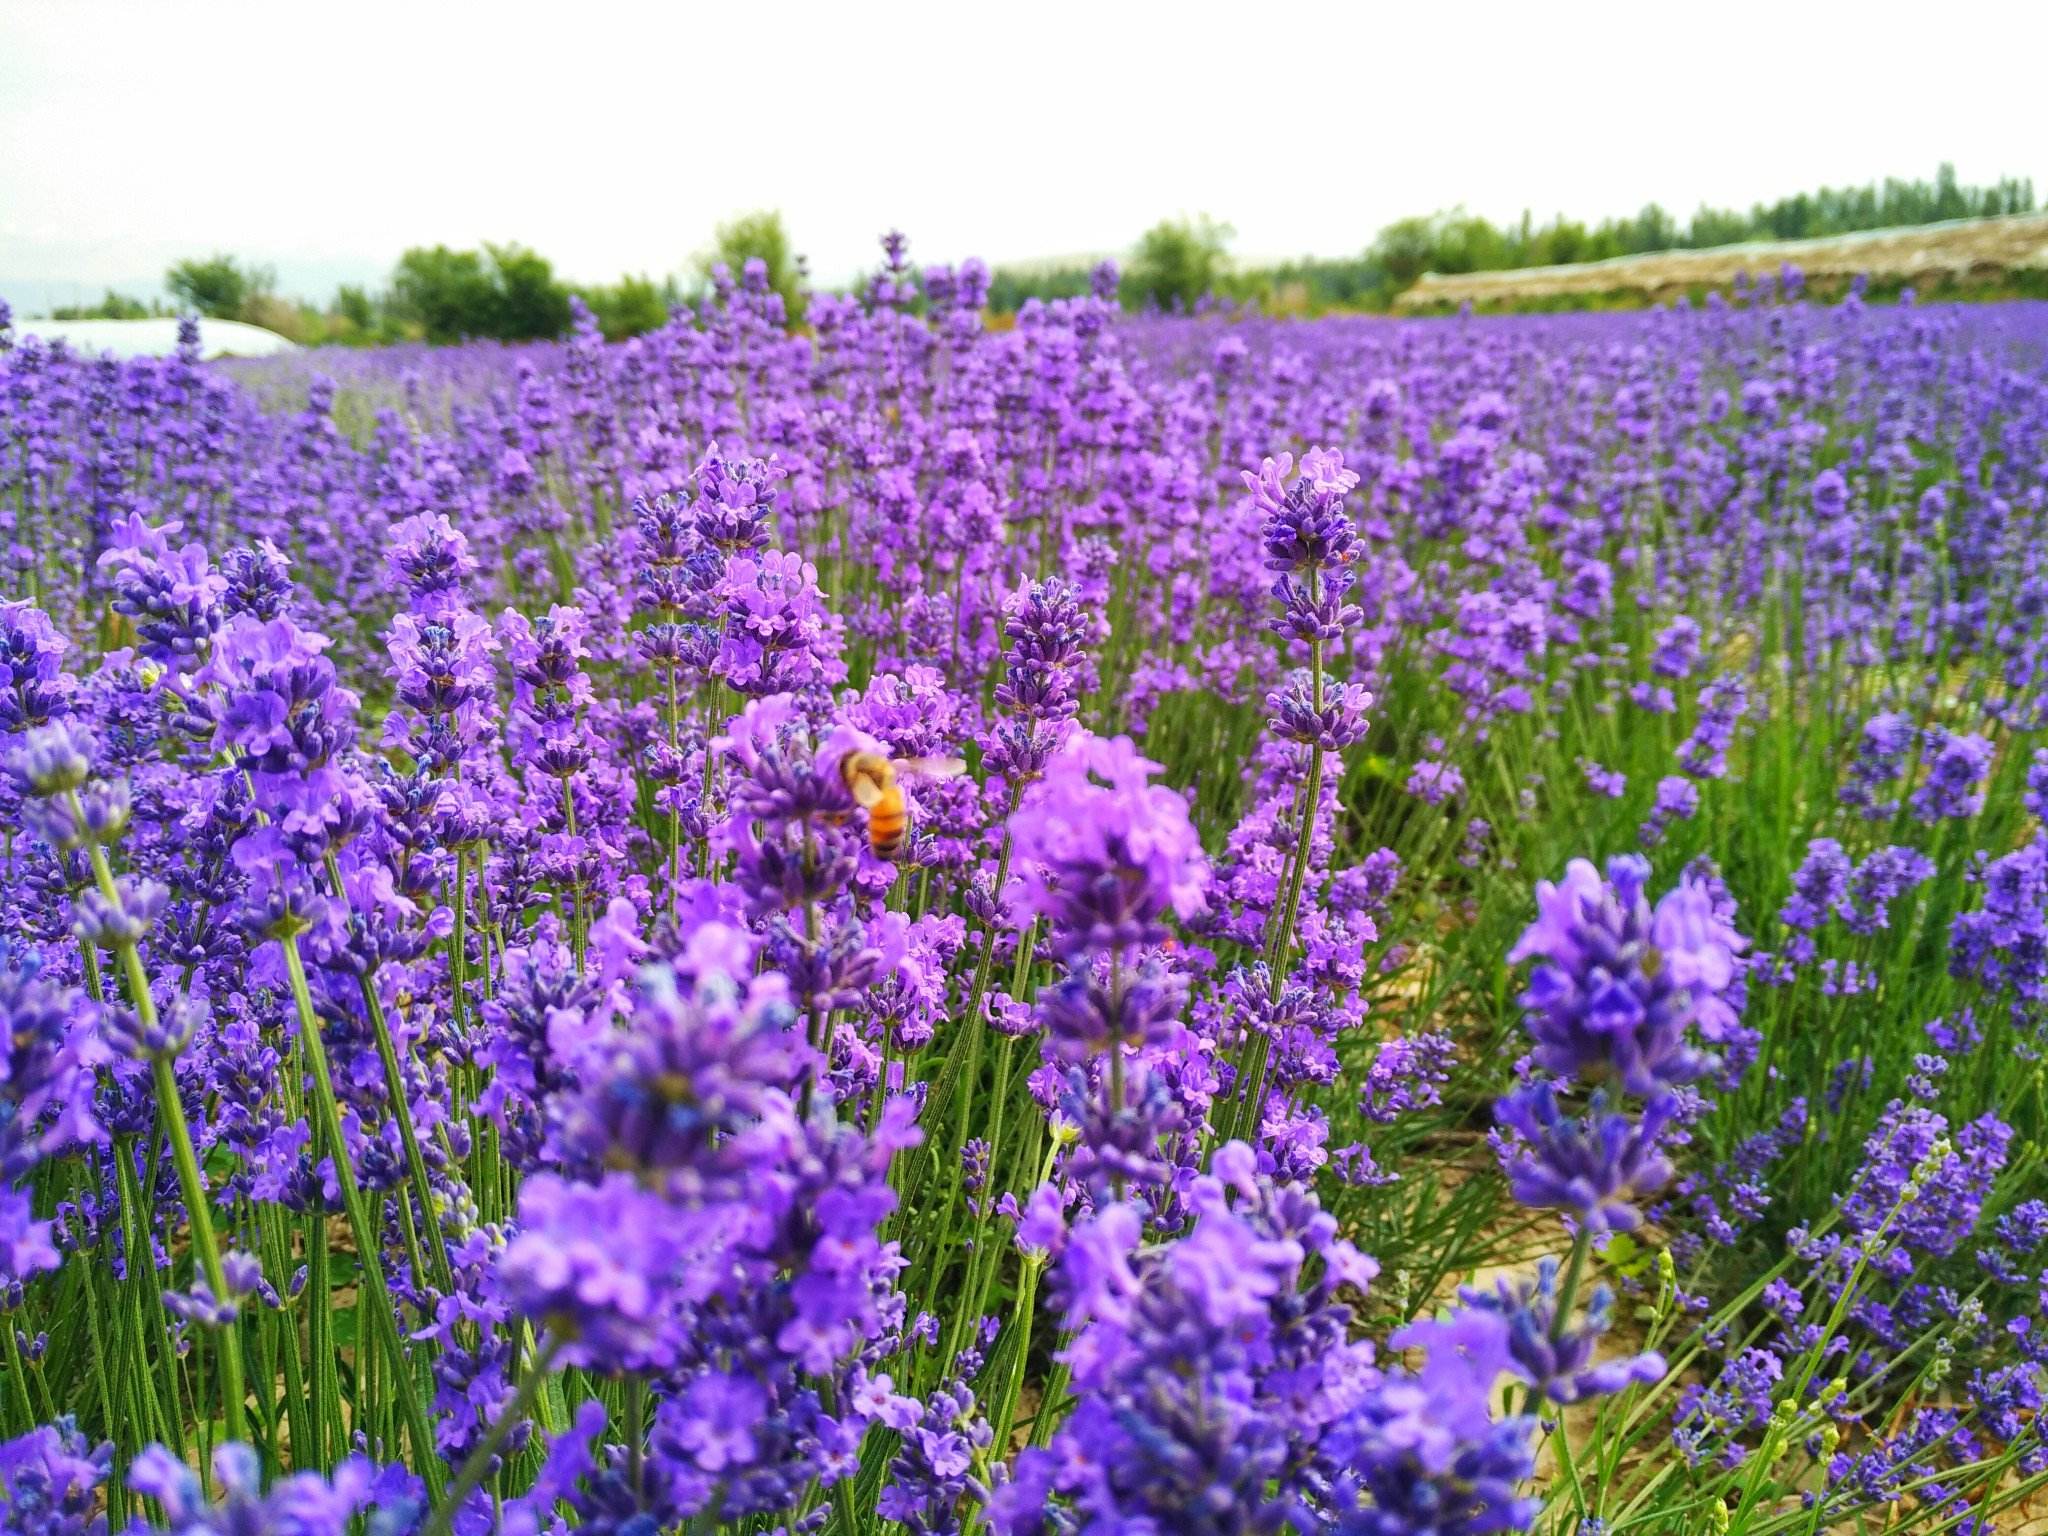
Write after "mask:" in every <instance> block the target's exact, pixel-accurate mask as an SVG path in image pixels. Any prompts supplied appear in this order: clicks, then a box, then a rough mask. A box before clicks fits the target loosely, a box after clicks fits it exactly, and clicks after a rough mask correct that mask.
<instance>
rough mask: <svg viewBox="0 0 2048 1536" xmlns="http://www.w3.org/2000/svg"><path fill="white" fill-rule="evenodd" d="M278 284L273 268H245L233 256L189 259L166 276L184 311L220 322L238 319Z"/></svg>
mask: <svg viewBox="0 0 2048 1536" xmlns="http://www.w3.org/2000/svg"><path fill="white" fill-rule="evenodd" d="M276 282H277V274H276V273H275V272H273V271H272V270H271V269H270V268H269V267H259V266H254V265H251V266H243V265H242V264H241V263H240V262H238V261H236V260H235V258H234V257H232V256H213V257H210V258H208V259H207V260H205V261H200V260H197V259H188V260H185V261H181V262H179V263H178V264H177V265H176V266H174V267H172V268H171V270H170V271H168V272H166V273H165V274H164V286H165V287H166V288H168V289H170V290H171V294H172V296H173V297H175V298H176V299H177V301H178V304H179V307H180V308H184V309H195V310H197V311H198V312H199V313H200V314H202V315H208V316H211V317H212V318H214V319H216V320H232V319H235V318H236V317H237V316H239V315H240V314H241V313H242V311H243V310H245V309H247V308H248V307H249V303H250V301H251V300H253V299H257V298H261V297H263V296H265V295H267V294H268V293H269V292H270V291H271V289H272V288H273V287H274V286H275V285H276Z"/></svg>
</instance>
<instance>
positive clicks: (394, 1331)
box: [280, 934, 441, 1496]
mask: <svg viewBox="0 0 2048 1536" xmlns="http://www.w3.org/2000/svg"><path fill="white" fill-rule="evenodd" d="M280 942H281V943H282V944H283V946H284V965H285V974H286V975H287V976H288V977H289V978H290V980H291V988H292V1002H293V1004H294V1005H295V1006H296V1007H297V1009H298V1014H299V1038H300V1044H301V1045H302V1046H303V1048H304V1050H305V1053H306V1065H307V1066H308V1067H309V1068H310V1069H311V1071H312V1073H313V1089H314V1093H313V1107H314V1110H315V1113H316V1115H317V1118H318V1122H319V1126H320V1134H321V1138H322V1140H324V1141H325V1142H326V1144H327V1150H328V1154H329V1156H330V1157H331V1158H332V1160H333V1163H334V1179H335V1182H336V1183H337V1184H339V1185H340V1186H341V1202H342V1206H343V1208H344V1209H345V1210H346V1211H347V1212H348V1224H349V1229H350V1230H351V1231H352V1232H353V1233H354V1234H355V1240H356V1262H357V1264H358V1265H359V1266H360V1267H361V1270H362V1282H363V1284H362V1289H363V1291H364V1292H365V1293H366V1294H365V1295H363V1296H362V1297H361V1298H360V1300H359V1301H358V1304H357V1315H358V1316H359V1317H360V1316H361V1314H362V1312H363V1311H364V1310H366V1309H367V1311H368V1312H369V1314H370V1321H371V1327H372V1328H373V1329H374V1330H375V1332H376V1334H377V1337H378V1342H379V1343H380V1345H381V1346H382V1348H383V1350H384V1356H385V1359H386V1360H387V1361H388V1362H389V1364H390V1366H391V1385H392V1390H393V1391H394V1392H396V1393H397V1394H398V1407H399V1411H400V1413H401V1414H402V1415H403V1417H404V1419H405V1428H406V1434H407V1436H408V1437H409V1438H410V1439H411V1441H412V1453H413V1460H414V1464H415V1465H416V1466H417V1468H418V1470H419V1472H420V1475H421V1476H422V1477H424V1478H425V1479H426V1483H427V1492H428V1494H429V1496H435V1495H437V1494H438V1493H439V1490H440V1484H441V1460H440V1456H439V1453H438V1452H437V1451H436V1450H435V1448H434V1437H433V1434H432V1432H431V1431H430V1430H429V1429H428V1427H427V1419H426V1414H425V1413H424V1412H423V1411H422V1410H421V1408H420V1401H419V1393H418V1392H417V1391H416V1390H415V1389H414V1383H413V1377H412V1367H411V1364H410V1363H409V1362H408V1361H407V1359H406V1355H405V1341H404V1340H403V1339H402V1338H400V1336H399V1332H398V1313H397V1311H396V1310H395V1308H394V1307H393V1305H392V1301H391V1290H390V1287H389V1286H388V1285H386V1284H385V1280H384V1261H383V1260H382V1258H380V1257H379V1233H378V1231H377V1229H376V1227H375V1226H373V1225H372V1224H371V1222H370V1217H369V1212H368V1210H367V1208H366V1207H365V1206H364V1204H363V1192H362V1190H361V1188H360V1187H359V1186H358V1185H357V1183H356V1173H355V1168H354V1165H353V1164H351V1163H350V1161H349V1155H348V1141H347V1139H346V1138H345V1137H344V1136H343V1135H342V1130H341V1110H340V1106H339V1105H338V1103H337V1102H336V1100H335V1096H334V1077H333V1074H332V1073H331V1072H330V1070H329V1068H328V1065H327V1044H326V1042H325V1041H324V1040H322V1039H321V1038H320V1019H319V1016H318V1015H317V1014H316V1013H315V1012H314V1011H313V994H312V991H311V989H309V988H308V987H307V985H306V966H305V962H304V960H303V959H302V958H301V957H300V955H299V940H298V936H297V935H296V934H286V935H284V936H283V938H282V939H281V940H280Z"/></svg>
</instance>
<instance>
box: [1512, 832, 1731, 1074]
mask: <svg viewBox="0 0 2048 1536" xmlns="http://www.w3.org/2000/svg"><path fill="white" fill-rule="evenodd" d="M1649 873H1650V871H1649V866H1648V865H1647V864H1646V863H1644V862H1643V861H1642V860H1641V859H1636V858H1618V859H1615V860H1613V861H1612V862H1610V863H1609V865H1608V867H1607V877H1606V879H1605V880H1603V879H1602V878H1601V877H1600V875H1599V873H1598V872H1597V871H1596V870H1595V869H1594V868H1593V866H1592V865H1591V864H1589V863H1587V862H1586V861H1585V860H1583V859H1574V860H1573V861H1572V863H1571V865H1570V866H1569V867H1568V868H1567V869H1566V871H1565V877H1564V880H1563V882H1562V883H1561V884H1556V885H1553V884H1552V883H1550V882H1549V881H1543V882H1541V883H1539V884H1538V886H1537V888H1536V899H1537V907H1538V912H1539V916H1538V917H1537V920H1536V921H1535V922H1534V923H1533V924H1531V925H1530V927H1529V929H1528V931H1527V932H1525V933H1524V934H1523V935H1522V938H1521V940H1520V942H1519V943H1517V944H1516V945H1515V947H1514V949H1513V950H1512V951H1511V952H1510V953H1509V956H1508V959H1509V962H1510V963H1513V962H1516V961H1520V960H1526V959H1529V958H1531V957H1532V956H1533V957H1535V958H1537V959H1538V960H1539V961H1540V962H1541V963H1539V964H1538V965H1537V967H1536V970H1535V972H1534V973H1533V974H1532V975H1531V977H1530V980H1529V987H1528V989H1527V990H1526V991H1525V992H1524V993H1523V994H1522V1005H1523V1007H1524V1008H1526V1009H1527V1010H1528V1012H1527V1015H1526V1019H1527V1023H1528V1027H1529V1032H1530V1035H1531V1037H1532V1039H1533V1040H1534V1041H1535V1045H1536V1048H1535V1051H1534V1052H1533V1057H1534V1060H1535V1061H1536V1063H1537V1064H1538V1065H1539V1066H1542V1067H1545V1068H1548V1069H1549V1070H1551V1071H1553V1072H1557V1073H1559V1074H1561V1075H1564V1076H1567V1077H1576V1076H1585V1077H1593V1078H1597V1077H1601V1076H1605V1075H1608V1074H1612V1075H1613V1076H1614V1077H1615V1078H1616V1079H1617V1080H1618V1081H1619V1082H1620V1084H1621V1086H1622V1087H1623V1088H1624V1089H1626V1090H1627V1091H1628V1092H1630V1093H1634V1094H1642V1095H1648V1094H1652V1093H1655V1092H1657V1091H1658V1090H1659V1089H1660V1088H1661V1087H1664V1086H1675V1085H1679V1084H1684V1083H1689V1082H1691V1081H1693V1080H1694V1079H1696V1078H1698V1077H1699V1076H1701V1075H1702V1074H1703V1073H1705V1072H1706V1071H1707V1070H1708V1069H1709V1067H1710V1066H1711V1064H1712V1063H1711V1059H1710V1058H1709V1057H1708V1056H1706V1055H1705V1054H1704V1053H1702V1052H1701V1051H1700V1050H1699V1049H1698V1048H1697V1047H1696V1046H1694V1045H1693V1044H1692V1042H1691V1040H1690V1039H1689V1038H1688V1033H1687V1032H1688V1030H1691V1029H1694V1028H1696V1029H1697V1030H1698V1032H1699V1035H1700V1037H1701V1038H1702V1039H1704V1040H1706V1041H1708V1042H1709V1043H1712V1042H1717V1041H1720V1040H1722V1039H1725V1038H1727V1036H1728V1035H1729V1033H1730V1031H1731V1030H1732V1029H1733V1027H1734V1026H1735V1023H1736V1011H1735V1009H1734V1008H1733V1007H1731V1005H1730V1002H1729V996H1730V987H1731V984H1732V983H1733V982H1734V980H1735V978H1736V967H1737V963H1738V962H1737V957H1738V956H1739V955H1740V954H1741V952H1742V951H1743V949H1744V948H1746V947H1747V941H1746V940H1745V939H1744V938H1743V937H1742V936H1741V935H1740V934H1738V933H1737V932H1736V931H1735V930H1734V929H1733V928H1732V927H1731V926H1729V924H1728V923H1727V922H1726V920H1725V919H1724V918H1723V917H1722V916H1721V914H1720V913H1719V912H1718V911H1717V910H1716V909H1715V905H1714V902H1713V900H1712V898H1711V896H1710V894H1709V892H1708V891H1707V889H1706V888H1705V887H1704V886H1703V885H1702V884H1700V883H1699V882H1697V881H1695V880H1693V879H1691V878H1690V877H1688V878H1684V879H1681V880H1680V881H1679V883H1678V884H1677V885H1676V886H1674V887H1673V888H1672V889H1671V890H1670V891H1667V892H1666V893H1665V894H1664V895H1663V896H1662V897H1661V898H1660V899H1659V900H1658V902H1657V904H1656V906H1655V907H1654V908H1653V907H1652V906H1651V905H1650V902H1649V898H1648V896H1647V894H1646V892H1645V887H1646V885H1647V884H1648V880H1649Z"/></svg>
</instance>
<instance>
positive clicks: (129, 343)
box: [14, 317, 299, 357]
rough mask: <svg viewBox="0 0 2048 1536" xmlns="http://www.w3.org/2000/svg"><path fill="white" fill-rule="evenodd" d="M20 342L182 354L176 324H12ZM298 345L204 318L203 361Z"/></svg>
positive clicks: (121, 353)
mask: <svg viewBox="0 0 2048 1536" xmlns="http://www.w3.org/2000/svg"><path fill="white" fill-rule="evenodd" d="M14 334H15V336H16V337H17V338H19V337H24V336H40V337H41V338H42V339H43V340H44V341H60V340H61V341H62V342H64V343H65V345H67V346H69V347H70V348H71V349H72V351H74V352H83V353H86V354H88V355H90V356H98V355H99V354H100V353H102V352H111V353H113V354H114V356H116V357H169V356H170V355H171V354H172V353H173V352H175V351H177V350H178V322H177V321H176V320H25V319H21V318H19V317H17V318H16V319H15V322H14ZM298 350H299V346H298V343H297V342H293V341H287V340H285V338H284V337H282V336H280V335H278V334H277V332H275V331H266V330H265V329H263V327H262V326H260V325H244V324H243V323H242V322H241V321H239V320H201V321H200V322H199V355H200V356H201V357H268V356H270V355H271V354H272V353H274V352H296V351H298Z"/></svg>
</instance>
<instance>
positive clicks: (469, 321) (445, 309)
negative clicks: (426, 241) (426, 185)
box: [391, 245, 497, 341]
mask: <svg viewBox="0 0 2048 1536" xmlns="http://www.w3.org/2000/svg"><path fill="white" fill-rule="evenodd" d="M391 301H392V307H393V308H394V309H396V310H397V311H398V313H399V314H400V315H402V316H404V317H405V318H406V319H408V320H413V321H417V322H418V323H419V325H420V326H421V328H422V329H424V330H425V332H426V334H427V340H429V341H460V340H462V339H463V338H464V337H469V336H494V335H496V334H497V331H496V328H495V327H496V324H497V294H496V291H495V289H494V287H493V285H492V282H491V275H490V273H489V272H488V271H486V270H485V269H484V259H483V257H482V256H481V255H480V254H478V253H477V252H475V251H454V250H450V249H449V248H448V247H447V246H445V245H437V246H434V247H432V248H428V247H426V246H417V245H416V246H414V247H413V248H412V249H411V250H409V251H407V252H406V253H405V254H404V255H403V256H401V257H399V258H398V267H397V270H396V271H394V272H393V273H392V276H391Z"/></svg>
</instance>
